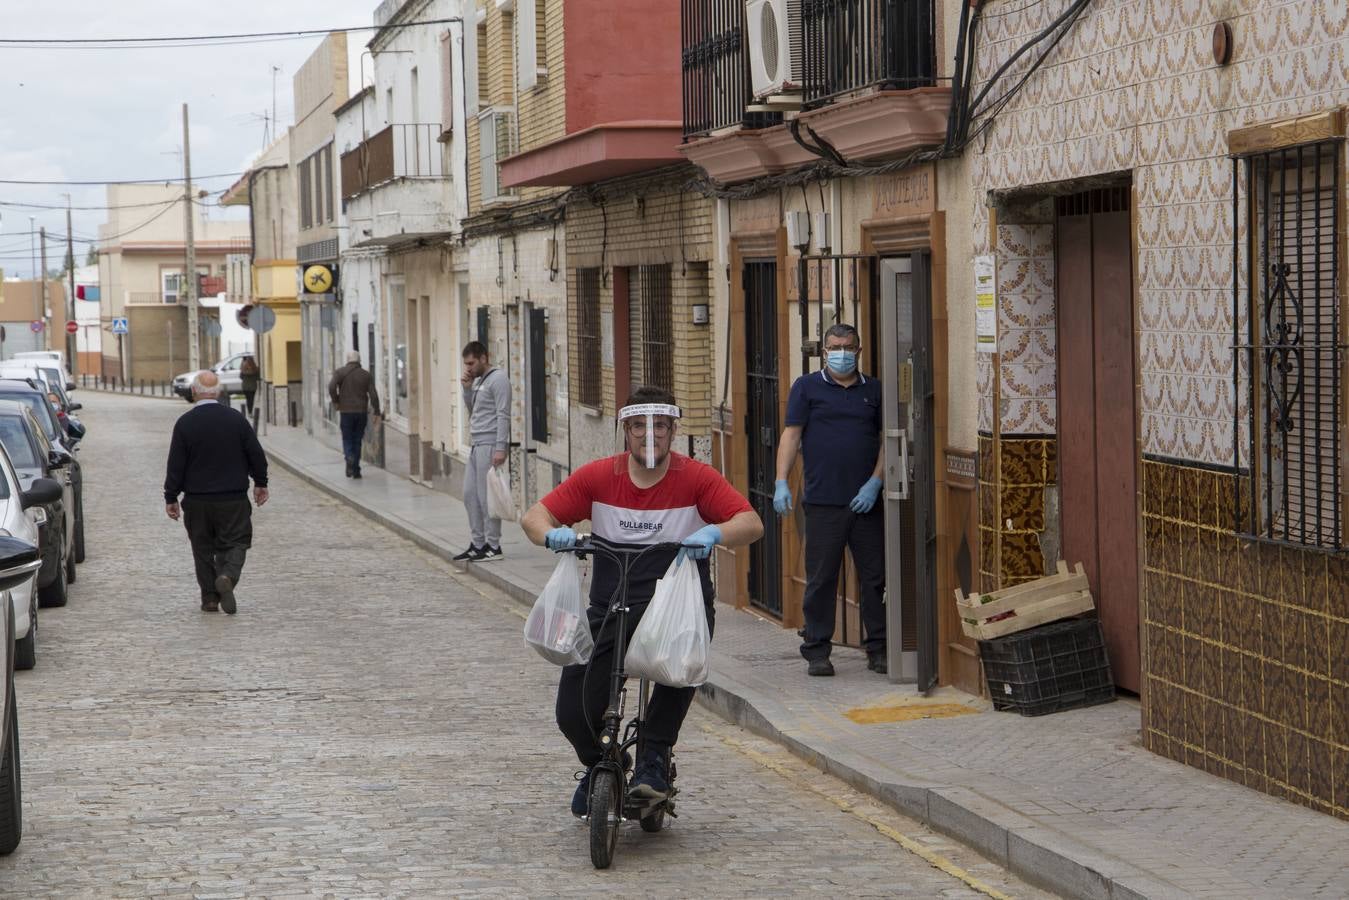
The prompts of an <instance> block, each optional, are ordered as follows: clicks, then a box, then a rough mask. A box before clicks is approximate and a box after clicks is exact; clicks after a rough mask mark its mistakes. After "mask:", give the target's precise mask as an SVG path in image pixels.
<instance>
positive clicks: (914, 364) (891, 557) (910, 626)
mask: <svg viewBox="0 0 1349 900" xmlns="http://www.w3.org/2000/svg"><path fill="white" fill-rule="evenodd" d="M930 260H931V257H930V256H929V255H928V254H926V253H914V254H911V255H909V256H901V257H896V258H891V259H883V260H881V264H880V267H879V268H880V281H881V285H880V288H881V289H880V296H881V340H882V341H883V348H882V352H881V367H882V381H883V383H884V385H885V407H884V410H883V419H882V427H883V428H884V430H885V535H886V544H887V546H888V548H889V550H888V552H887V553H886V557H885V584H886V595H887V601H886V610H885V615H886V633H887V634H888V635H889V641H888V646H887V653H888V657H889V659H888V662H889V668H890V675H891V678H892V679H894V680H899V681H916V682H917V685H918V690H919V691H922V692H924V693H926V692H927V691H929V690H931V689H932V688H933V687H934V686H935V685H936V683H937V571H936V566H937V527H936V481H935V479H936V466H935V462H936V453H935V447H934V437H933V431H932V429H933V423H934V419H933V416H934V409H933V407H934V387H933V376H932V288H931V274H930V273H931V262H930Z"/></svg>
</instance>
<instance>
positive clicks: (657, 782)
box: [628, 750, 670, 800]
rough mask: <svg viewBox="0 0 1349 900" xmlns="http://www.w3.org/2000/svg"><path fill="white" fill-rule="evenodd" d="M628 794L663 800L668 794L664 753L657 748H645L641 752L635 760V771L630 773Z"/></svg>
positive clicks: (668, 784)
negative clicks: (639, 757)
mask: <svg viewBox="0 0 1349 900" xmlns="http://www.w3.org/2000/svg"><path fill="white" fill-rule="evenodd" d="M628 796H629V797H639V798H641V799H643V800H664V799H666V798H667V797H669V796H670V782H669V781H668V780H667V777H666V774H665V754H664V753H662V752H660V751H659V750H647V751H646V752H645V753H643V754H642V758H641V759H640V760H638V761H637V771H635V772H633V774H632V784H631V786H630V787H629V788H628Z"/></svg>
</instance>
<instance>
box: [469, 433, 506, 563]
mask: <svg viewBox="0 0 1349 900" xmlns="http://www.w3.org/2000/svg"><path fill="white" fill-rule="evenodd" d="M491 468H492V445H491V444H474V445H473V450H472V451H471V452H470V453H469V456H468V468H467V469H466V470H465V471H464V507H465V508H466V509H467V510H468V527H469V529H470V530H471V531H472V532H473V546H475V547H484V546H490V547H500V546H501V520H500V519H489V518H488V517H487V472H488V470H489V469H491Z"/></svg>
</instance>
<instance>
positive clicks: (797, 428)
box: [773, 324, 886, 675]
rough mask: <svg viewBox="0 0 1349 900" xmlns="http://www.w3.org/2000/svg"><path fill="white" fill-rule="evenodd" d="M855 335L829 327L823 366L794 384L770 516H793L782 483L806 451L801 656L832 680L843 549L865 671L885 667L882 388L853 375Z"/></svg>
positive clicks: (812, 669) (858, 346)
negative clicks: (852, 574) (856, 600)
mask: <svg viewBox="0 0 1349 900" xmlns="http://www.w3.org/2000/svg"><path fill="white" fill-rule="evenodd" d="M861 349H862V347H861V340H860V339H859V338H858V335H857V329H856V328H853V327H852V326H851V325H842V324H839V325H834V326H832V327H831V328H830V329H829V330H828V331H827V332H825V336H824V354H825V367H824V368H823V369H821V370H820V371H818V372H808V373H806V374H805V375H802V376H801V377H800V378H798V379H796V382H795V383H794V384H793V385H792V392H791V394H790V395H788V397H787V427H786V428H785V429H784V430H783V432H782V441H781V442H780V443H779V444H778V471H777V476H778V477H777V485H776V490H775V491H774V493H773V509H774V510H776V511H777V514H778V515H780V516H782V515H786V514H787V513H788V512H790V511H791V509H792V491H791V488H789V487H788V486H787V476H788V475H789V474H790V473H791V471H792V466H793V465H795V463H796V454H797V452H798V451H801V452H803V453H804V454H805V461H804V465H805V475H806V479H805V480H806V489H805V497H804V503H805V506H804V509H805V514H806V595H805V601H804V606H805V610H804V612H805V616H806V627H805V628H804V629H803V630H802V636H803V637H804V641H803V642H802V644H801V655H802V656H803V657H805V659H806V662H807V663H808V667H807V671H808V672H809V673H810V674H811V675H833V674H834V664H833V663H831V662H830V661H829V651H830V648H831V643H830V641H831V638H833V635H834V604H835V602H836V601H835V596H836V592H837V589H838V568H839V564H840V563H841V562H842V561H843V548H844V547H845V546H846V547H847V548H848V549H849V550H851V551H852V560H853V565H854V566H856V567H857V580H858V582H859V584H860V585H861V589H862V626H863V628H864V629H865V631H866V636H865V639H864V641H863V644H862V646H863V647H864V648H865V649H866V652H867V668H869V669H871V670H872V671H873V672H880V673H882V674H884V673H885V671H886V662H885V604H884V592H885V518H884V516H883V515H882V514H881V507H880V506H878V505H877V503H876V500H877V498H878V497H880V493H881V483H882V482H881V469H882V465H883V463H884V457H883V456H882V455H881V383H880V382H879V381H877V380H876V379H874V378H867V377H866V376H865V375H863V374H862V373H861V372H859V371H858V370H857V357H858V351H860V350H861Z"/></svg>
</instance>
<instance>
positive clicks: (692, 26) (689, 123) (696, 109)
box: [680, 0, 782, 140]
mask: <svg viewBox="0 0 1349 900" xmlns="http://www.w3.org/2000/svg"><path fill="white" fill-rule="evenodd" d="M680 31H681V41H682V43H681V46H682V48H683V52H682V54H681V62H680V65H681V69H682V74H683V101H684V139H685V140H688V139H690V138H695V137H701V136H704V135H707V134H709V133H711V132H713V131H717V130H719V129H722V128H730V127H732V126H736V125H743V126H744V127H746V128H767V127H768V126H770V125H776V124H778V123H779V122H781V121H782V114H781V113H763V112H754V113H750V112H746V107H748V106H749V105H750V104H751V103H753V100H754V98H753V95H752V92H751V90H750V77H749V55H748V53H746V51H745V33H746V30H745V3H744V0H682V3H681V10H680Z"/></svg>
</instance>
